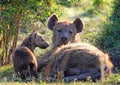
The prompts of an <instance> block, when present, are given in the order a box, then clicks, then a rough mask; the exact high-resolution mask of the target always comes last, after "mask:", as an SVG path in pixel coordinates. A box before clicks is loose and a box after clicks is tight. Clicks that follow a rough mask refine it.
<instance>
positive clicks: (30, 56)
mask: <svg viewBox="0 0 120 85" xmlns="http://www.w3.org/2000/svg"><path fill="white" fill-rule="evenodd" d="M48 46H49V45H48V43H47V42H46V41H45V40H44V39H43V38H42V36H41V35H40V34H39V33H38V32H37V31H35V30H34V31H33V32H32V33H31V34H30V35H29V36H28V37H27V38H26V39H25V40H24V41H23V42H22V44H21V45H20V46H19V47H17V48H16V49H15V51H14V52H13V54H12V63H13V67H14V71H15V74H16V76H20V77H21V79H22V80H25V79H26V77H27V74H28V73H29V76H31V77H32V76H34V77H35V78H38V73H37V68H38V64H37V60H36V57H35V55H34V53H33V50H34V49H35V48H36V47H39V48H42V49H45V48H47V47H48Z"/></svg>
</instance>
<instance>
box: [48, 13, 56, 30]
mask: <svg viewBox="0 0 120 85" xmlns="http://www.w3.org/2000/svg"><path fill="white" fill-rule="evenodd" d="M57 21H58V18H57V16H56V15H55V14H53V15H51V16H50V18H49V20H48V28H49V29H50V30H53V27H54V26H55V23H56V22H57Z"/></svg>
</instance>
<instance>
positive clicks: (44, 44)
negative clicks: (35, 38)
mask: <svg viewBox="0 0 120 85" xmlns="http://www.w3.org/2000/svg"><path fill="white" fill-rule="evenodd" d="M47 47H49V44H48V43H47V42H46V41H42V45H41V48H43V49H45V48H47Z"/></svg>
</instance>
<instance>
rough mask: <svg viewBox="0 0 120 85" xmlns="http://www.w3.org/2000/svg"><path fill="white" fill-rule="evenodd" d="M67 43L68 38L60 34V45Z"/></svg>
mask: <svg viewBox="0 0 120 85" xmlns="http://www.w3.org/2000/svg"><path fill="white" fill-rule="evenodd" d="M68 42H69V36H68V35H66V34H65V35H64V34H62V35H61V37H60V44H67V43H68Z"/></svg>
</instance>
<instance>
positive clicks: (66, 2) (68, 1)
mask: <svg viewBox="0 0 120 85" xmlns="http://www.w3.org/2000/svg"><path fill="white" fill-rule="evenodd" d="M56 1H57V4H60V5H63V6H66V7H71V6H73V5H75V4H77V3H79V2H80V0H56Z"/></svg>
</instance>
